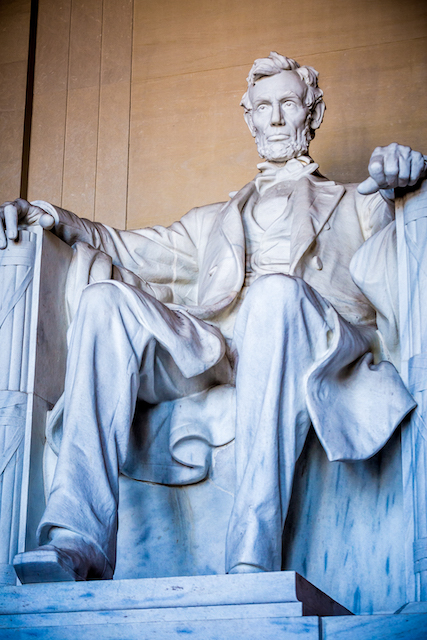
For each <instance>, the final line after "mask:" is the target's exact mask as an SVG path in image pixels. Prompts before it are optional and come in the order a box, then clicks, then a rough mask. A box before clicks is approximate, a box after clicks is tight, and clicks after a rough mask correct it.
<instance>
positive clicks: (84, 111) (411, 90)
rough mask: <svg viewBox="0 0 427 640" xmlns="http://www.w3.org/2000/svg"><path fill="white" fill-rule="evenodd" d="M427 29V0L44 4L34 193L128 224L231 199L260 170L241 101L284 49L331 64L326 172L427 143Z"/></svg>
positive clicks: (163, 219) (359, 170)
mask: <svg viewBox="0 0 427 640" xmlns="http://www.w3.org/2000/svg"><path fill="white" fill-rule="evenodd" d="M426 25H427V15H426V3H425V1H424V0H407V1H406V2H402V0H358V2H355V1H354V0H325V1H324V2H318V1H317V0H305V2H303V3H296V2H294V0H263V1H262V2H260V1H259V0H227V2H225V1H224V0H197V2H196V0H156V1H155V2H154V1H152V0H133V2H132V0H62V1H61V2H57V1H56V0H40V8H39V31H38V44H37V58H36V86H35V102H34V118H33V135H32V143H31V162H30V197H33V198H34V197H39V198H44V199H47V200H50V201H52V202H54V203H57V204H62V206H64V207H66V208H70V209H72V210H73V211H75V212H76V213H78V214H79V215H85V216H87V217H89V218H92V219H96V220H100V221H103V222H106V223H109V224H112V225H115V226H117V227H124V226H127V227H128V228H132V227H140V226H146V225H152V224H155V223H160V224H167V223H170V222H172V221H173V220H175V219H177V218H179V217H180V216H181V215H182V214H183V213H185V211H186V210H188V209H189V208H191V207H192V206H195V205H199V204H204V203H208V202H213V201H218V200H222V199H225V198H227V195H228V192H229V191H231V190H235V189H238V188H239V187H241V186H242V185H243V184H244V183H245V182H247V181H248V180H249V179H251V178H252V177H253V175H254V173H255V172H256V163H257V161H258V156H257V154H256V150H255V145H254V142H253V139H252V138H251V136H250V134H249V132H248V131H247V129H246V125H245V124H244V121H243V118H242V109H241V108H240V107H239V101H240V97H241V95H242V94H243V92H244V90H245V77H246V75H247V72H248V70H249V68H250V66H251V64H252V62H253V60H254V58H256V57H260V56H263V55H267V54H268V53H269V51H270V50H271V49H275V50H277V51H279V52H280V53H284V54H285V55H288V56H290V57H294V58H296V59H297V60H298V61H299V62H300V63H304V64H311V65H313V66H314V67H315V68H316V69H317V70H318V71H319V73H320V84H321V87H322V88H323V90H324V92H325V100H326V103H327V111H326V116H325V121H324V123H323V125H322V127H321V129H320V131H319V133H318V136H317V137H316V140H315V141H314V143H313V145H312V149H311V151H312V155H313V156H314V157H315V159H316V160H317V161H318V162H319V164H320V168H321V170H322V171H323V173H325V174H326V175H328V176H329V177H331V178H335V179H337V180H341V181H358V180H361V179H363V178H364V177H365V175H366V166H367V162H368V159H369V156H370V153H371V151H372V150H373V148H374V147H375V146H377V145H382V144H387V143H388V142H391V141H394V140H396V141H399V142H401V143H404V144H409V145H412V146H414V147H416V148H419V149H420V150H423V151H424V152H425V153H427V126H426V125H427V108H426V107H427V104H426V103H427V100H426V79H427V60H426V52H427V46H426V45H427V28H426Z"/></svg>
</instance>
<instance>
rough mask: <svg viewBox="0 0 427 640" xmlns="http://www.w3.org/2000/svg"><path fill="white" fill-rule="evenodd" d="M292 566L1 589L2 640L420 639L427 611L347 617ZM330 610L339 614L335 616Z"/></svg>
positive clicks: (343, 610) (342, 609)
mask: <svg viewBox="0 0 427 640" xmlns="http://www.w3.org/2000/svg"><path fill="white" fill-rule="evenodd" d="M345 612H346V610H345V609H344V608H343V607H341V606H340V605H339V604H337V603H336V602H334V601H333V600H331V599H330V598H329V597H328V596H326V595H325V594H324V593H322V592H321V591H319V590H318V589H317V588H316V587H314V586H313V585H312V584H310V583H309V582H307V581H306V580H305V579H304V578H302V577H301V576H300V575H299V574H297V573H295V572H293V571H282V572H277V573H265V574H246V575H232V576H195V577H180V578H152V579H143V580H106V581H92V582H79V583H69V582H68V583H55V584H53V583H50V584H31V585H24V586H21V587H10V586H7V587H2V588H0V637H1V638H2V640H30V638H31V639H33V640H34V638H35V639H40V640H75V639H76V638H84V639H85V640H99V638H102V639H103V640H124V639H126V640H153V639H154V640H156V639H158V640H178V639H179V638H182V637H186V636H189V635H190V636H191V638H192V640H228V639H229V638H233V640H259V639H260V638H262V639H263V640H282V639H283V640H301V638H305V639H307V640H356V639H357V640H380V639H381V638H384V640H385V639H387V640H398V639H400V640H401V639H402V638H411V640H425V638H426V629H427V613H418V614H406V615H403V614H394V615H371V616H353V615H340V614H342V613H345ZM334 614H338V615H335V616H334Z"/></svg>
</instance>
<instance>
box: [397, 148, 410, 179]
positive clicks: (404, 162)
mask: <svg viewBox="0 0 427 640" xmlns="http://www.w3.org/2000/svg"><path fill="white" fill-rule="evenodd" d="M410 177H411V156H410V154H409V153H408V154H402V155H400V156H399V176H398V184H397V186H398V187H406V186H407V185H408V184H409V179H410Z"/></svg>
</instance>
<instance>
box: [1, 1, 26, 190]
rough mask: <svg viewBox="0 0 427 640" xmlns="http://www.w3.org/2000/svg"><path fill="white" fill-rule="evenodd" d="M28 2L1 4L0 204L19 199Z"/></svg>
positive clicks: (5, 2)
mask: <svg viewBox="0 0 427 640" xmlns="http://www.w3.org/2000/svg"><path fill="white" fill-rule="evenodd" d="M30 4H31V2H30V0H1V2H0V150H1V151H0V202H4V201H5V200H11V199H13V198H16V197H17V196H19V190H20V184H21V163H22V143H23V134H24V115H25V94H26V87H27V59H28V39H29V30H30Z"/></svg>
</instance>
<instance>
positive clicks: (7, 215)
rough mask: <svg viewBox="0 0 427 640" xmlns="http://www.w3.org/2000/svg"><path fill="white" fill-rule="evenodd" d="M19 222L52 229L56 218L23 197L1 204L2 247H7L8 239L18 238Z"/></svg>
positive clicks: (0, 229) (0, 242)
mask: <svg viewBox="0 0 427 640" xmlns="http://www.w3.org/2000/svg"><path fill="white" fill-rule="evenodd" d="M18 224H23V225H32V224H39V225H40V226H41V227H43V228H44V229H51V228H52V227H53V225H54V224H55V220H54V219H53V217H52V216H51V215H50V213H47V212H46V211H44V210H43V209H41V208H40V207H36V206H34V205H32V204H30V203H29V202H28V201H27V200H24V199H23V198H17V199H16V200H14V201H13V202H5V203H4V204H2V205H1V206H0V249H5V248H6V246H7V239H8V238H9V239H10V240H16V238H17V237H18Z"/></svg>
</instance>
